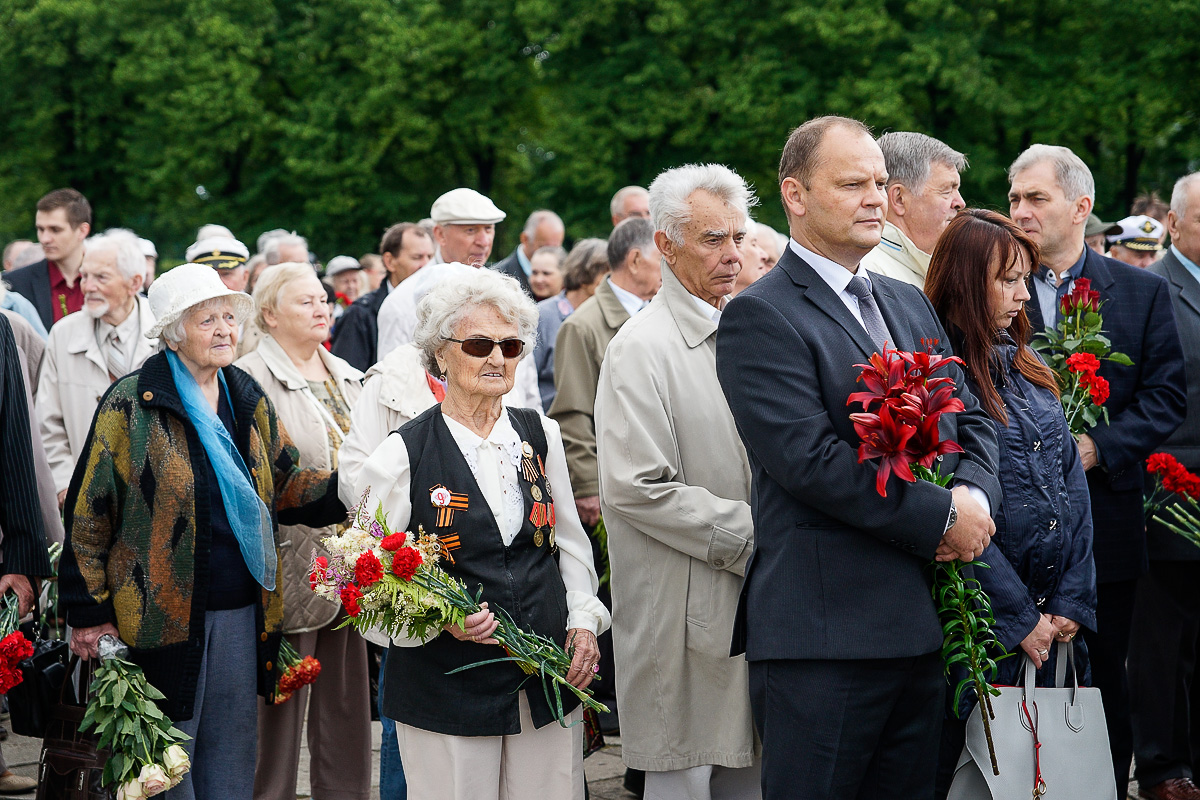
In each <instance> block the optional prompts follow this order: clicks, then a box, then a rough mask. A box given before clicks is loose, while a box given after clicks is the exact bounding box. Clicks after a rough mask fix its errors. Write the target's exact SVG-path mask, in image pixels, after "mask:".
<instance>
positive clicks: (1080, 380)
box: [1032, 278, 1133, 436]
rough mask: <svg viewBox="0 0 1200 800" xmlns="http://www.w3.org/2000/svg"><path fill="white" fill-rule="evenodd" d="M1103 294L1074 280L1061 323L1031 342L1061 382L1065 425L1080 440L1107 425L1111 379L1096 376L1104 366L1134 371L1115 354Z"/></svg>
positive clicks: (1064, 302) (1126, 358)
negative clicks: (1106, 330) (1106, 327)
mask: <svg viewBox="0 0 1200 800" xmlns="http://www.w3.org/2000/svg"><path fill="white" fill-rule="evenodd" d="M1101 305H1103V304H1102V303H1101V302H1100V293H1099V292H1097V291H1096V290H1095V289H1093V288H1092V283H1091V281H1089V280H1088V279H1087V278H1078V279H1076V281H1075V283H1074V285H1073V286H1072V287H1071V292H1070V293H1069V294H1066V295H1063V298H1062V300H1061V302H1060V304H1059V311H1060V312H1061V316H1062V321H1061V322H1059V323H1058V325H1057V326H1056V327H1055V329H1054V330H1045V331H1042V332H1040V333H1038V334H1037V335H1036V336H1034V337H1033V343H1032V344H1033V347H1034V349H1035V350H1037V351H1038V352H1039V353H1040V354H1041V355H1042V358H1044V359H1046V363H1047V364H1048V365H1049V366H1050V369H1052V370H1053V371H1054V374H1055V375H1056V376H1057V377H1058V388H1059V393H1060V394H1061V396H1062V404H1063V412H1064V413H1065V414H1066V416H1067V425H1068V426H1069V427H1070V429H1071V433H1073V434H1075V435H1076V436H1078V435H1080V434H1082V433H1087V432H1088V430H1090V429H1091V428H1094V427H1095V426H1096V424H1097V423H1099V422H1100V420H1101V419H1103V420H1104V421H1105V422H1108V409H1107V408H1105V407H1104V404H1105V403H1106V402H1107V401H1108V390H1109V387H1108V380H1106V379H1105V378H1104V377H1102V376H1100V375H1099V374H1097V373H1098V372H1099V371H1100V362H1102V361H1111V362H1113V363H1114V364H1123V365H1125V366H1127V367H1128V366H1131V365H1132V364H1133V362H1132V361H1131V360H1130V359H1129V356H1127V355H1125V354H1124V353H1116V352H1113V349H1112V341H1111V340H1109V338H1108V337H1107V336H1105V335H1104V316H1103V315H1102V314H1101V313H1100V306H1101Z"/></svg>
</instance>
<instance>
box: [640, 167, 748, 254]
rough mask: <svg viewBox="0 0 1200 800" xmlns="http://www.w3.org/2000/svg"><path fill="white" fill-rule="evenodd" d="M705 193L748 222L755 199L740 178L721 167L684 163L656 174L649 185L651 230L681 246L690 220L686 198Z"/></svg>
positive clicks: (726, 168)
mask: <svg viewBox="0 0 1200 800" xmlns="http://www.w3.org/2000/svg"><path fill="white" fill-rule="evenodd" d="M698 191H705V192H708V193H709V194H711V195H714V196H715V197H716V198H717V199H719V200H721V202H723V203H725V205H727V206H729V207H730V208H732V209H733V210H734V211H737V212H738V213H739V214H740V215H741V216H742V220H743V222H742V224H743V225H745V224H747V223H749V221H750V207H751V206H754V205H757V204H758V198H757V197H755V196H754V193H753V192H752V191H750V187H749V186H747V185H746V182H745V181H744V180H742V177H741V176H740V175H738V174H737V173H736V172H734V171H733V170H731V169H730V168H729V167H726V166H723V165H721V164H687V165H684V166H682V167H675V168H673V169H669V170H667V171H666V172H664V173H662V174H661V175H659V176H658V177H657V178H655V179H654V182H653V183H651V184H650V218H651V219H652V220H654V227H655V228H657V229H658V230H660V231H662V232H663V233H665V234H666V235H667V238H668V239H670V240H671V241H673V242H675V243H676V244H683V226H684V225H686V224H687V223H688V222H690V221H691V218H692V217H691V214H692V209H691V206H690V204H689V203H688V198H689V197H691V196H692V194H694V193H695V192H698Z"/></svg>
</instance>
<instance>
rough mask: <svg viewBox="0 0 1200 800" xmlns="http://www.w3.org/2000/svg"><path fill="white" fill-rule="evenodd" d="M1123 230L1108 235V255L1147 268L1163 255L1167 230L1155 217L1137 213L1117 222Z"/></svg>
mask: <svg viewBox="0 0 1200 800" xmlns="http://www.w3.org/2000/svg"><path fill="white" fill-rule="evenodd" d="M1117 225H1118V226H1120V228H1121V231H1120V233H1117V234H1115V235H1112V236H1109V237H1108V244H1109V247H1108V257H1109V258H1115V259H1116V260H1117V261H1123V262H1125V263H1126V264H1129V265H1130V266H1132V267H1139V268H1141V269H1145V268H1146V267H1148V266H1150V265H1151V264H1153V263H1154V262H1155V261H1158V258H1159V256H1160V255H1162V245H1161V244H1160V242H1162V236H1163V232H1164V231H1165V230H1166V229H1165V228H1164V227H1163V224H1162V223H1161V222H1159V221H1158V220H1156V219H1155V218H1154V217H1148V216H1146V215H1145V214H1137V215H1135V216H1132V217H1126V218H1125V219H1123V220H1121V221H1120V222H1118V223H1117Z"/></svg>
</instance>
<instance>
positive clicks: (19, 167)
mask: <svg viewBox="0 0 1200 800" xmlns="http://www.w3.org/2000/svg"><path fill="white" fill-rule="evenodd" d="M1198 56H1200V3H1197V2H1195V0H1156V2H1149V0H1096V1H1095V2H1091V3H1077V2H1068V0H1036V2H1035V0H970V1H968V0H907V2H904V1H899V0H809V1H808V2H805V0H786V1H785V0H760V1H759V2H754V3H750V2H744V0H742V1H739V0H686V2H685V1H684V0H508V2H502V1H501V0H444V1H443V2H438V1H437V0H308V1H307V2H302V1H300V0H105V1H104V2H102V3H101V2H98V0H0V109H2V111H0V241H7V240H8V239H11V238H15V237H17V236H23V237H29V236H31V235H32V233H33V231H32V223H33V205H34V203H35V202H36V200H37V198H38V197H40V196H41V195H42V194H44V193H45V192H46V191H48V190H50V189H53V188H56V187H58V186H64V185H71V186H74V187H76V188H78V189H80V190H81V191H83V192H84V193H85V194H86V195H87V196H88V197H89V198H90V199H91V200H92V203H93V205H94V207H95V210H96V225H97V227H98V228H105V227H110V226H114V225H123V226H128V227H131V228H134V229H135V230H137V231H138V232H139V233H140V234H142V235H145V236H148V237H150V238H152V239H154V240H155V241H156V242H158V244H159V250H160V252H161V253H162V254H163V256H164V257H166V258H168V259H170V258H175V259H178V258H180V257H181V256H182V251H183V249H184V247H186V245H187V244H188V243H189V242H190V241H191V236H192V234H193V233H194V231H195V228H196V227H197V226H198V225H200V224H202V223H205V222H221V223H224V224H226V225H229V226H230V227H231V228H233V229H234V231H235V232H236V233H238V234H239V235H240V236H242V237H243V238H244V239H246V240H247V241H248V242H250V243H251V244H252V243H253V240H254V238H255V237H256V236H257V235H258V233H259V232H261V231H263V230H265V229H267V228H273V227H286V228H294V229H296V230H298V231H300V232H301V233H303V234H305V235H307V236H308V237H309V239H310V241H311V242H312V244H313V247H314V249H315V250H316V251H317V252H318V253H320V254H321V255H322V256H323V257H325V258H328V257H329V256H331V255H334V254H336V253H338V252H348V253H355V254H357V253H361V252H365V251H367V250H371V249H373V248H374V247H375V245H376V243H377V240H378V236H379V233H380V232H381V231H382V230H383V228H384V227H386V226H387V225H388V224H390V223H391V222H395V221H397V220H401V219H419V218H421V217H424V216H427V215H428V211H429V206H430V203H431V202H432V201H433V199H434V198H436V197H437V195H439V194H440V193H442V192H444V191H446V190H448V189H451V188H454V187H456V186H462V185H466V186H472V187H475V188H478V189H480V190H482V191H484V192H486V193H488V194H489V195H491V196H492V198H493V199H494V200H496V202H497V203H498V204H499V205H500V206H501V207H502V208H504V209H505V210H506V211H508V212H509V215H510V216H509V220H510V222H509V223H507V224H505V225H502V226H501V227H500V232H499V233H500V241H499V242H498V246H497V253H499V252H503V251H505V250H507V248H509V247H511V246H512V245H513V243H514V242H515V240H516V236H517V234H518V233H519V227H520V221H521V220H522V219H523V218H524V215H525V214H526V213H527V212H529V211H530V210H532V209H534V208H537V207H541V206H546V207H550V208H554V209H556V210H557V211H559V212H560V213H561V214H562V215H563V217H564V219H565V220H566V222H567V227H568V235H569V236H570V237H571V238H577V237H581V236H587V235H594V234H599V235H604V234H605V233H606V232H607V230H608V214H607V203H608V199H609V197H610V196H611V194H612V192H613V191H615V190H616V189H617V188H619V187H620V186H622V185H624V184H626V183H641V184H643V185H644V184H646V183H647V182H649V181H650V180H651V179H652V178H653V177H654V176H655V175H656V174H657V173H658V172H659V171H660V170H662V169H664V168H666V167H669V166H673V165H678V164H682V163H686V162H689V161H719V162H722V163H726V164H729V165H730V166H732V167H733V168H735V169H737V170H738V171H739V172H740V173H742V174H743V175H745V176H746V177H747V178H748V179H750V180H751V181H752V182H753V183H754V184H755V185H756V186H757V187H758V191H759V195H760V197H761V199H762V207H761V209H760V211H759V216H760V218H762V219H763V220H764V221H766V222H769V223H771V224H774V225H775V226H776V227H782V212H781V211H780V209H779V206H778V203H777V202H776V199H775V197H776V194H775V168H776V164H777V161H778V153H779V148H780V147H781V145H782V143H783V140H784V138H785V137H786V135H787V133H788V131H789V130H790V129H791V128H792V127H794V126H795V125H797V124H798V123H800V122H801V121H803V120H804V119H806V118H808V117H811V116H814V115H817V114H822V113H839V114H847V115H850V116H855V117H858V118H860V119H863V120H864V121H866V122H867V123H868V124H870V125H872V126H873V127H874V128H875V129H876V130H877V131H880V132H882V131H885V130H898V129H900V130H919V131H923V132H926V133H929V134H931V135H933V136H937V137H938V138H940V139H943V140H944V141H946V142H947V143H948V144H950V145H952V146H953V147H956V148H958V149H960V150H963V151H964V152H966V153H967V154H968V156H969V157H970V159H971V169H970V170H969V171H968V172H967V173H966V175H965V178H964V192H963V193H964V196H966V198H967V200H968V202H969V203H971V204H975V205H984V206H990V207H1003V205H1004V203H1005V201H1004V195H1005V191H1006V188H1007V185H1006V181H1005V178H1004V169H1005V167H1006V166H1007V164H1008V163H1009V162H1010V161H1011V160H1012V159H1013V158H1014V157H1015V156H1016V154H1017V153H1018V152H1019V151H1020V150H1021V148H1023V147H1024V146H1026V145H1027V144H1029V143H1031V142H1034V141H1042V142H1048V143H1055V144H1064V145H1067V146H1069V147H1072V148H1073V149H1075V150H1076V152H1078V153H1079V154H1080V155H1081V156H1082V157H1083V158H1084V160H1085V161H1087V162H1088V163H1089V164H1090V165H1091V167H1092V169H1093V171H1094V173H1095V175H1096V179H1097V186H1098V192H1099V196H1098V198H1097V200H1098V206H1099V209H1100V211H1101V212H1103V213H1104V214H1105V215H1106V217H1107V218H1115V217H1119V216H1123V215H1124V214H1125V213H1126V210H1127V207H1128V204H1129V201H1130V200H1131V199H1132V197H1133V195H1134V194H1136V193H1137V192H1139V191H1144V190H1146V189H1158V190H1160V191H1161V192H1163V194H1168V193H1169V191H1170V186H1171V184H1172V182H1173V181H1174V179H1175V178H1176V177H1178V176H1179V175H1181V174H1183V173H1184V172H1186V171H1188V169H1189V168H1193V167H1195V166H1196V162H1197V159H1198V158H1200V131H1198V130H1197V125H1196V116H1197V113H1196V110H1197V109H1198V108H1200V103H1198V101H1200V81H1197V80H1195V78H1194V75H1193V71H1194V66H1195V64H1197V63H1200V59H1198Z"/></svg>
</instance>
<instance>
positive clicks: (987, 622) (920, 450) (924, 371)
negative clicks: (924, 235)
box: [846, 341, 1004, 775]
mask: <svg viewBox="0 0 1200 800" xmlns="http://www.w3.org/2000/svg"><path fill="white" fill-rule="evenodd" d="M922 344H923V345H926V346H927V347H929V348H930V349H932V347H933V346H934V345H936V344H937V343H936V342H925V341H923V342H922ZM951 364H962V361H961V360H960V359H959V358H957V357H954V356H949V357H946V356H939V355H934V354H932V353H929V352H924V353H920V352H918V353H907V352H903V351H899V350H889V349H887V348H886V347H885V348H884V351H883V355H880V354H879V353H875V354H874V355H872V356H871V359H870V363H869V364H856V365H855V366H857V367H860V368H861V369H862V373H861V374H860V375H859V377H858V379H859V380H860V381H861V382H862V383H863V385H864V386H865V387H866V391H862V392H855V393H854V394H852V395H850V397H849V399H848V400H847V401H846V405H852V404H854V403H860V404H861V405H862V407H863V411H862V412H861V413H858V414H851V415H850V419H851V421H852V422H853V423H854V430H855V432H856V433H858V436H859V438H860V439H861V440H862V444H860V445H859V447H858V462H859V463H860V464H861V463H863V462H864V461H870V460H872V459H876V458H878V459H880V462H879V471H878V473H876V478H875V490H876V491H877V492H879V494H880V495H881V496H883V497H887V481H888V478H889V477H891V476H892V475H895V476H896V477H898V478H900V479H901V480H903V481H908V482H909V483H913V482H915V481H917V480H918V479H919V480H925V481H929V482H931V483H936V484H937V485H938V486H948V485H949V484H950V481H951V479H952V478H953V477H954V474H953V473H950V474H948V475H943V474H941V469H940V467H938V466H937V462H938V461H939V460H940V459H941V457H942V456H943V455H945V454H947V453H961V452H963V449H962V447H960V446H959V444H958V443H957V442H954V441H950V440H948V439H947V440H943V439H942V438H941V433H940V431H939V430H938V424H939V422H940V421H941V418H942V415H943V414H956V413H958V412H959V411H962V410H963V403H962V401H961V400H959V399H958V398H957V397H955V396H954V379H953V378H950V377H947V376H944V375H943V376H938V377H934V373H936V372H939V371H940V370H942V369H945V368H946V367H948V366H950V365H951ZM973 564H974V565H975V566H979V567H984V568H986V567H987V564H984V563H983V562H980V561H975V562H973ZM963 566H964V565H963V564H962V563H961V562H959V561H948V562H934V563H933V587H932V591H933V599H934V603H935V604H936V605H937V611H938V618H939V619H940V620H941V622H942V631H943V635H944V638H943V641H942V663H943V664H944V665H945V670H946V678H947V679H949V678H950V673H951V667H953V666H954V665H955V664H958V665H961V666H962V667H964V668H965V669H966V670H967V676H966V677H965V678H963V679H962V680H961V681H959V683H958V685H957V687H956V688H955V692H954V708H958V704H959V699H960V698H961V697H962V693H963V692H964V691H965V690H966V689H967V688H968V687H969V688H973V689H974V690H975V694H976V696H977V697H978V698H979V705H980V716H981V717H982V719H983V729H984V733H985V735H986V737H987V743H988V752H989V753H990V755H991V758H992V771H993V772H994V773H995V774H997V775H999V774H1000V767H999V765H998V764H997V762H996V751H995V747H994V745H993V744H992V732H991V725H990V720H991V719H995V712H994V711H993V710H992V704H991V696H992V695H998V694H999V690H997V689H996V688H994V687H993V686H992V685H991V683H990V681H991V680H992V679H993V678H995V675H996V661H995V659H994V658H993V657H992V654H993V653H995V652H1003V649H1004V648H1003V647H1002V646H1001V645H1000V643H999V642H998V641H997V640H996V636H995V634H994V633H992V627H991V626H992V624H993V623H994V622H995V619H994V617H993V616H992V604H991V600H990V599H989V598H988V596H987V593H986V592H984V591H983V587H982V586H981V585H980V584H979V581H978V580H977V579H975V578H974V577H967V575H966V574H965V573H964V572H963V571H962V567H963Z"/></svg>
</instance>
